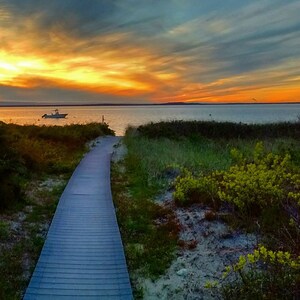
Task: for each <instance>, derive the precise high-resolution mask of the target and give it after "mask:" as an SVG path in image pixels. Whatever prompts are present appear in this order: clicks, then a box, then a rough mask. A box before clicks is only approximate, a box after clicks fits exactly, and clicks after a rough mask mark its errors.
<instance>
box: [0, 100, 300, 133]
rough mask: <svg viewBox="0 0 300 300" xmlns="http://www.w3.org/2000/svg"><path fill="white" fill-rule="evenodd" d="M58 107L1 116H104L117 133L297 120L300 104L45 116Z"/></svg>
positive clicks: (19, 120)
mask: <svg viewBox="0 0 300 300" xmlns="http://www.w3.org/2000/svg"><path fill="white" fill-rule="evenodd" d="M55 108H56V107H0V120H1V121H3V122H6V123H16V124H21V125H23V124H35V125H65V124H74V123H76V124H78V123H80V124H84V123H89V122H101V120H102V116H104V117H105V121H106V122H107V123H108V124H109V125H110V127H111V128H112V129H113V130H115V131H116V134H117V135H123V134H124V132H125V129H126V127H127V126H128V125H140V124H144V123H148V122H151V121H153V122H155V121H161V120H174V119H177V120H178V119H179V120H216V121H232V122H242V123H268V122H278V121H295V120H296V119H297V116H299V115H300V104H273V105H266V104H256V105H199V106H198V105H197V106H188V105H182V106H65V107H59V112H60V113H68V116H67V118H66V119H43V118H42V115H43V114H45V113H48V114H49V113H51V111H53V110H54V109H55Z"/></svg>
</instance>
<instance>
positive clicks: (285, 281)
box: [221, 246, 300, 300]
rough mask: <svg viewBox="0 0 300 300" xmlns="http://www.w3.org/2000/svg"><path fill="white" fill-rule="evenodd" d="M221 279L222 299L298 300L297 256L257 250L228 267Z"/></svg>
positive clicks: (299, 269) (299, 275)
mask: <svg viewBox="0 0 300 300" xmlns="http://www.w3.org/2000/svg"><path fill="white" fill-rule="evenodd" d="M223 278H224V279H226V278H229V283H225V284H223V285H222V287H221V293H222V294H223V297H224V299H249V300H250V299H270V300H271V299H299V297H300V256H298V257H297V256H296V257H295V256H294V257H293V255H292V254H291V253H289V252H283V251H272V250H268V249H267V248H266V247H264V246H260V247H259V248H258V249H257V250H254V252H253V253H250V254H248V255H245V256H240V257H239V260H238V262H237V263H235V264H233V265H230V266H227V267H226V271H225V272H224V274H223Z"/></svg>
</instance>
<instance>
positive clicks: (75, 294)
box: [24, 137, 132, 300]
mask: <svg viewBox="0 0 300 300" xmlns="http://www.w3.org/2000/svg"><path fill="white" fill-rule="evenodd" d="M117 141H118V138H117V137H105V138H103V139H102V140H101V142H100V143H99V144H97V146H96V147H94V148H93V149H92V150H91V151H90V152H89V153H88V154H87V155H86V156H85V157H84V158H83V160H82V161H81V162H80V164H79V165H78V167H77V168H76V170H75V172H74V173H73V175H72V177H71V179H70V181H69V182H68V185H67V186H66V188H65V190H64V192H63V194H62V195H61V198H60V200H59V203H58V206H57V209H56V212H55V215H54V217H53V220H52V223H51V226H50V228H49V231H48V234H47V238H46V241H45V244H44V247H43V249H42V252H41V255H40V258H39V260H38V263H37V265H36V267H35V270H34V273H33V275H32V278H31V280H30V283H29V285H28V288H27V290H26V293H25V296H24V300H32V299H37V300H40V299H41V300H42V299H49V300H50V299H51V300H52V299H132V291H131V286H130V281H129V276H128V270H127V265H126V261H125V256H124V251H123V245H122V241H121V236H120V232H119V227H118V224H117V220H116V215H115V210H114V206H113V203H112V196H111V189H110V156H111V152H112V149H113V145H114V144H115V143H116V142H117Z"/></svg>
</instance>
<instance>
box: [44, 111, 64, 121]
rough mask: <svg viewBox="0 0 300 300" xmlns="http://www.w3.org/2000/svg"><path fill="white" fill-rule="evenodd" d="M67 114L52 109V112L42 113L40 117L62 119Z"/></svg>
mask: <svg viewBox="0 0 300 300" xmlns="http://www.w3.org/2000/svg"><path fill="white" fill-rule="evenodd" d="M67 115H68V114H61V113H59V112H58V109H55V110H54V113H51V114H50V115H48V114H44V115H42V118H44V119H64V118H65V117H66V116H67Z"/></svg>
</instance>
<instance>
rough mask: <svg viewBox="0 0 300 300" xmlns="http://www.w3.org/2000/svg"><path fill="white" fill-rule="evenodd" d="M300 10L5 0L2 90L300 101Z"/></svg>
mask: <svg viewBox="0 0 300 300" xmlns="http://www.w3.org/2000/svg"><path fill="white" fill-rule="evenodd" d="M299 10H300V3H299V1H285V2H284V3H283V2H282V1H277V0H263V1H239V0H231V1H224V2H220V1H216V0H211V1H205V2H204V1H203V3H201V2H199V1H196V0H191V1H181V0H169V1H157V0H150V1H149V0H140V1H136V0H114V1H111V0H95V1H79V0H72V1H71V0H69V1H59V0H52V1H50V2H49V3H46V2H44V1H37V0H27V1H22V0H0V100H2V101H4V100H5V101H8V102H9V101H20V103H21V102H22V101H23V100H24V101H28V99H29V98H30V97H32V98H31V100H32V101H36V102H37V103H43V101H52V102H60V103H64V102H67V103H70V102H72V99H76V103H77V102H78V101H80V99H82V103H83V104H84V103H90V102H93V103H98V102H99V103H101V102H106V103H107V102H109V101H113V102H116V101H117V102H118V101H120V102H136V101H140V102H145V101H146V102H147V101H148V102H149V101H150V102H151V101H155V102H164V101H205V102H207V101H211V102H228V101H230V102H248V101H251V99H252V98H256V99H257V100H258V101H266V102H272V101H300V97H299V95H300V19H299V17H298V12H299ZM22 95H23V96H24V97H22ZM74 95H77V96H76V97H75V96H74ZM45 99H46V100H45ZM74 101H75V100H74Z"/></svg>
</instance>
